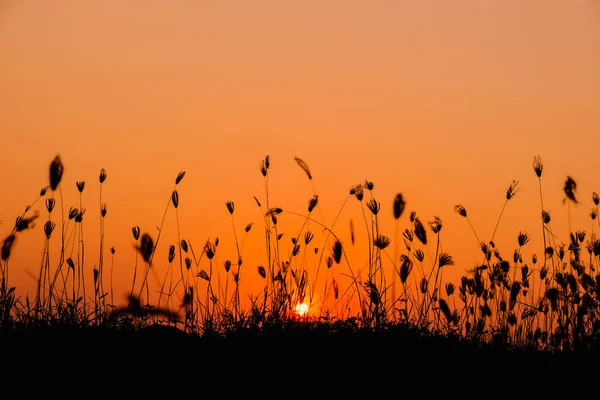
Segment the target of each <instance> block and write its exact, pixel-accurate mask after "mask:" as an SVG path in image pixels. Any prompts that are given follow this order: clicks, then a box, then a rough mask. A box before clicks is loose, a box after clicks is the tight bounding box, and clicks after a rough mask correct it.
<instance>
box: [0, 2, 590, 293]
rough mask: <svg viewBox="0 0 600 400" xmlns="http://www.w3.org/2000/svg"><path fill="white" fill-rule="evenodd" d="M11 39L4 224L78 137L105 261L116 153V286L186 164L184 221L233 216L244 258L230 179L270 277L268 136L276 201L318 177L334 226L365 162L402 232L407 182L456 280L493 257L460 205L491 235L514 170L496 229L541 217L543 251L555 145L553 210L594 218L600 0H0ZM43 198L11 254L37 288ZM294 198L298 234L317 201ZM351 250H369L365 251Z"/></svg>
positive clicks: (250, 251) (194, 238) (93, 242)
mask: <svg viewBox="0 0 600 400" xmlns="http://www.w3.org/2000/svg"><path fill="white" fill-rule="evenodd" d="M0 54H2V56H1V59H2V62H0V129H1V131H0V132H1V133H0V134H1V135H2V136H1V137H2V140H1V146H2V151H1V153H0V154H1V156H0V171H2V192H1V196H0V221H2V224H0V234H1V237H2V238H4V237H5V236H6V235H8V234H9V233H10V231H11V230H12V227H13V221H14V220H15V218H16V217H17V216H18V215H20V214H21V213H22V212H23V210H24V208H25V206H26V205H28V204H30V203H31V202H32V201H33V200H34V199H35V198H36V196H37V194H38V192H39V190H40V189H41V188H42V187H43V186H45V185H47V184H48V165H49V163H50V162H51V161H52V159H53V158H54V156H55V155H56V154H60V155H61V157H62V160H63V162H64V164H65V174H64V177H63V186H62V193H63V199H64V207H65V209H66V210H68V208H69V207H70V206H78V205H79V197H78V193H77V189H76V186H75V182H76V181H82V180H83V181H86V182H87V183H86V185H87V186H86V188H85V190H84V192H83V201H84V203H85V204H84V206H85V207H86V209H87V212H88V214H86V216H85V218H84V227H85V228H84V229H85V231H84V232H85V241H86V256H85V257H86V258H85V263H86V264H85V265H86V268H89V269H90V270H91V269H92V268H94V266H95V265H97V264H98V260H99V255H98V248H99V229H98V228H99V225H100V222H99V215H98V214H99V208H98V207H99V184H98V174H99V172H100V169H101V168H105V169H106V170H107V173H108V178H107V180H106V182H105V183H104V185H103V189H102V198H103V201H105V202H106V204H107V208H108V213H107V216H106V218H105V229H106V231H105V250H106V251H107V254H106V255H105V257H106V259H105V262H109V261H106V260H110V254H108V248H110V247H111V246H114V247H115V249H116V253H115V258H114V271H115V272H114V282H113V283H114V286H115V287H116V293H117V294H116V295H115V296H116V297H117V299H118V300H119V301H120V300H122V296H123V294H124V293H125V292H126V288H127V287H128V286H129V285H130V282H131V270H132V264H133V263H134V260H135V251H134V250H133V244H134V242H133V238H132V235H131V227H133V226H135V225H139V226H140V228H141V229H142V231H143V232H149V233H151V234H152V235H156V233H157V230H156V226H158V225H160V223H161V220H162V217H163V213H164V211H165V207H166V205H167V204H168V201H169V198H170V196H171V191H172V190H173V186H174V180H175V177H176V176H177V174H178V173H179V172H180V171H186V176H185V178H184V179H183V181H182V182H181V184H180V185H179V187H178V191H179V196H180V203H181V205H180V207H179V209H178V214H177V216H178V217H179V229H180V233H181V236H182V237H183V238H187V239H188V240H189V241H191V242H192V243H193V244H195V247H196V248H197V249H198V250H200V249H201V248H202V246H203V244H204V242H205V241H206V240H207V239H208V238H209V237H210V238H214V237H219V239H220V241H221V245H220V248H219V255H218V258H219V262H220V263H222V262H223V261H224V260H225V259H228V258H229V259H234V258H236V256H235V245H234V242H233V233H232V225H231V218H230V215H229V213H228V212H227V209H226V207H225V204H224V203H225V202H226V201H234V202H235V205H236V211H235V224H236V228H237V234H238V238H241V237H242V236H243V227H244V226H245V225H246V224H247V223H249V222H253V223H254V228H253V230H252V231H251V232H250V234H249V235H248V239H247V242H246V244H245V246H246V247H245V250H244V252H245V254H244V265H245V266H247V268H248V271H249V272H248V275H246V276H247V278H246V279H247V280H248V283H249V285H250V283H251V282H254V283H257V282H260V281H259V280H258V276H257V274H256V273H255V271H256V270H255V268H256V267H257V266H258V265H261V264H264V263H265V256H264V253H265V248H264V235H263V232H262V229H263V225H262V224H263V222H262V218H261V213H260V210H258V207H257V205H256V203H255V202H254V199H253V196H257V198H259V199H261V200H262V201H264V199H265V187H264V181H263V177H262V175H261V174H260V171H259V163H260V161H261V160H262V159H263V158H264V156H265V155H267V154H268V155H270V156H271V162H272V167H271V170H270V179H269V190H270V203H271V205H274V206H278V207H281V208H283V209H284V210H289V211H294V212H298V213H301V214H304V213H305V212H306V206H307V202H308V200H309V199H310V197H311V196H312V195H313V193H317V194H318V195H319V200H320V202H319V209H318V214H317V215H319V219H320V220H321V222H323V223H325V224H326V225H328V226H331V224H332V222H333V220H334V218H335V216H336V214H337V213H338V211H339V210H340V208H341V207H342V204H343V203H344V201H345V199H346V198H347V196H348V191H349V189H350V187H351V186H352V185H354V184H356V183H359V182H362V181H364V180H365V179H367V180H370V181H373V182H374V184H375V190H374V192H373V195H374V197H375V198H376V199H377V200H378V201H380V202H381V203H382V214H381V218H380V224H381V231H382V232H383V233H384V234H387V235H389V236H390V237H392V238H394V239H395V240H394V243H398V244H400V245H401V241H400V239H398V240H396V238H398V236H396V232H397V231H396V229H397V228H396V226H395V225H394V221H393V218H392V213H391V207H392V201H393V198H394V196H395V194H396V193H398V192H401V193H402V194H403V195H404V198H405V199H406V201H407V211H406V213H405V215H403V217H402V218H401V221H400V232H401V231H402V230H404V228H406V227H408V226H409V225H408V213H409V212H410V211H416V212H417V215H419V216H420V217H421V219H422V220H423V221H431V220H433V218H434V216H439V217H440V218H441V219H442V221H443V223H444V225H443V229H442V231H441V241H442V246H443V250H444V251H446V252H448V253H450V254H451V255H452V256H453V258H454V260H455V261H456V265H455V266H453V267H448V271H449V272H447V273H448V274H449V275H447V276H446V277H447V279H449V280H452V279H455V278H458V277H459V276H461V275H462V274H464V273H465V271H466V270H467V269H469V268H471V267H473V266H474V265H475V264H477V263H478V262H479V261H480V258H481V257H480V252H479V250H478V248H477V245H476V241H475V238H474V236H473V233H472V232H471V230H470V228H469V226H468V223H467V221H466V220H465V219H463V218H461V217H460V216H458V215H457V214H456V213H455V212H454V210H453V207H454V205H456V204H458V203H461V204H463V205H464V206H465V207H466V208H467V210H468V214H469V218H470V221H471V222H472V224H473V225H474V227H475V228H476V229H477V231H478V234H479V235H480V236H481V237H483V238H486V239H489V237H490V236H491V233H492V231H493V229H494V226H495V224H496V221H497V218H498V215H499V213H500V210H501V208H502V205H503V203H504V196H505V192H506V189H507V188H508V186H509V184H510V183H511V182H512V180H513V179H514V180H518V181H519V186H520V187H521V191H520V192H519V193H518V195H517V196H516V197H515V198H514V199H513V200H511V202H510V203H509V205H508V207H507V209H506V211H505V213H504V215H503V217H502V218H503V219H502V221H501V223H500V226H499V228H498V232H497V234H496V243H497V244H498V246H499V247H500V249H501V252H503V254H506V255H507V256H508V255H510V254H512V252H513V250H514V248H515V246H516V237H517V235H518V233H519V231H525V232H528V233H530V234H531V236H532V241H531V244H529V245H528V248H526V251H525V254H527V258H530V257H531V254H532V253H534V252H535V253H537V254H541V253H542V247H541V238H540V236H541V232H540V231H541V225H540V218H539V215H540V197H539V187H538V180H537V177H536V176H535V174H534V171H533V169H532V160H533V157H534V156H535V155H537V154H539V155H541V157H542V160H543V162H544V164H545V169H544V173H543V177H542V178H543V185H544V186H543V190H544V203H545V208H546V209H547V210H549V211H551V213H552V216H553V228H554V230H555V232H556V233H557V234H558V235H559V237H560V238H561V240H562V241H568V227H567V220H568V215H569V212H570V216H571V218H572V226H573V228H574V229H582V230H586V231H590V230H591V226H592V223H591V220H590V218H589V210H590V208H591V205H592V203H591V195H592V192H600V179H599V178H598V171H600V158H599V157H598V154H597V153H598V145H599V144H600V142H599V140H598V132H599V128H600V112H598V110H599V109H600V74H599V73H598V71H600V3H598V1H594V0H581V1H564V0H552V1H551V0H529V1H516V0H514V1H513V0H510V1H492V0H489V1H481V0H460V1H453V2H444V1H433V0H426V1H423V0H419V1H417V0H414V1H408V0H405V1H371V2H357V1H327V2H316V1H315V2H313V1H303V2H293V1H254V2H242V1H184V0H181V1H177V2H172V1H118V2H117V1H105V2H96V1H75V0H72V1H65V0H59V1H52V2H44V1H27V0H22V1H11V0H4V1H0ZM295 156H297V157H300V158H302V159H303V160H304V161H306V162H307V164H308V165H309V167H310V169H311V172H312V174H313V176H314V178H313V180H312V182H311V181H309V180H308V178H307V176H306V175H305V174H304V172H303V171H302V170H301V169H300V168H299V167H298V165H297V164H296V163H295V161H294V157H295ZM568 175H570V176H572V177H573V178H574V179H575V180H576V182H577V184H578V193H579V197H580V199H581V205H580V206H579V207H576V208H571V210H570V211H569V210H568V208H567V206H566V205H563V203H562V200H563V198H564V195H563V192H562V188H563V184H564V181H565V179H566V177H567V176H568ZM55 195H56V197H57V198H58V193H56V194H55ZM38 205H39V207H38ZM38 205H36V208H38V209H39V210H40V212H41V214H42V217H41V218H40V221H39V222H38V224H37V226H36V228H35V229H34V230H33V231H29V232H25V233H23V234H22V235H20V236H19V239H18V242H17V244H16V246H15V249H14V252H13V255H12V256H11V261H10V262H11V264H10V271H11V275H10V277H11V284H12V285H15V286H17V288H18V289H19V290H20V291H22V292H23V293H27V292H29V291H31V290H33V288H35V279H34V278H35V276H36V274H37V273H38V271H39V268H40V262H41V259H42V253H43V250H44V239H45V237H44V233H43V229H42V228H43V222H44V219H45V218H46V213H45V208H44V207H43V203H41V202H40V203H39V204H38ZM56 216H58V215H56ZM321 218H322V219H321ZM350 219H353V220H354V222H355V227H356V228H357V236H358V240H359V243H360V240H362V241H363V243H364V222H361V221H362V214H361V213H360V206H359V203H358V202H357V201H356V200H354V199H352V201H350V202H348V203H347V205H346V206H345V207H344V208H343V212H342V213H341V214H340V218H339V220H338V221H337V223H336V225H335V227H334V230H335V231H337V232H338V233H339V236H340V237H341V238H342V240H343V241H344V242H345V244H346V245H348V248H350V246H349V240H350V239H349V230H348V226H349V220H350ZM280 220H281V230H283V231H286V232H288V234H287V235H288V236H287V238H288V240H284V241H282V243H285V247H286V249H285V252H286V253H287V252H288V251H289V249H288V248H287V247H289V245H290V241H289V237H291V236H294V232H295V231H297V229H298V228H299V226H300V225H299V223H301V219H300V218H294V217H293V216H292V215H282V216H281V218H280ZM56 221H58V219H56ZM285 224H288V225H285ZM286 227H287V228H288V229H287V230H286V229H285V228H286ZM164 229H165V230H164V231H163V234H164V236H162V238H161V245H159V248H158V249H157V255H156V259H157V260H158V261H157V265H158V266H157V268H164V264H166V254H167V251H168V247H167V246H168V245H169V244H173V243H175V241H176V240H177V236H176V232H177V222H176V218H175V214H174V211H173V210H172V209H171V211H169V213H168V214H167V219H166V221H165V228H164ZM315 229H316V228H315ZM596 229H598V227H597V226H596ZM361 235H362V236H361ZM56 237H58V236H56ZM320 243H322V242H320ZM358 246H359V244H357V246H356V247H357V248H358ZM394 246H395V245H392V246H391V247H390V249H393V248H394ZM536 246H537V247H536ZM365 249H366V244H364V245H363V247H362V250H365ZM327 251H328V250H327ZM430 251H431V253H432V254H433V253H434V252H435V248H434V247H432V248H431V250H430ZM353 254H354V255H355V257H356V259H355V260H356V261H355V265H361V264H362V263H364V260H365V251H361V250H355V252H354V253H353ZM390 254H392V255H393V250H390ZM52 257H57V254H56V253H54V254H52ZM308 262H309V263H310V262H311V261H308ZM161 263H162V264H163V265H162V266H161ZM105 268H107V267H106V264H105ZM219 268H221V266H219ZM340 268H342V267H340ZM250 280H252V281H250Z"/></svg>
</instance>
